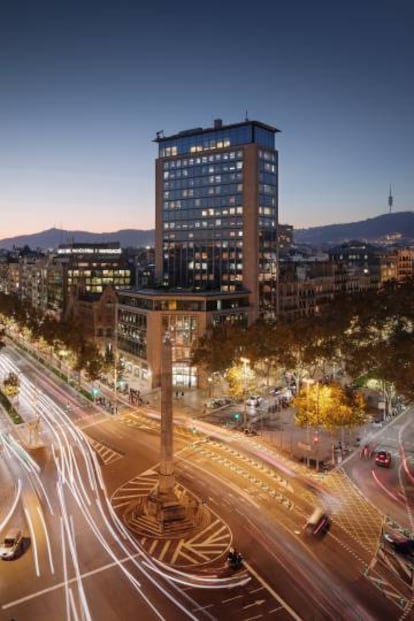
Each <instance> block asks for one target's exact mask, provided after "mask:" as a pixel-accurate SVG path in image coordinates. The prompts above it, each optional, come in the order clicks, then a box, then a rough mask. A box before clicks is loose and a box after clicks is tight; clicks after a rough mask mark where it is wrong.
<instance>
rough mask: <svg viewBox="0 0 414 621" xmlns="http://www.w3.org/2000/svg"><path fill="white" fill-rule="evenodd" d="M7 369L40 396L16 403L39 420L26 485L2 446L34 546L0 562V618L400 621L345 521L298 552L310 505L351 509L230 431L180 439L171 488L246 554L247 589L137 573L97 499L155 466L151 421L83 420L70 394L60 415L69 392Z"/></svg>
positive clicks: (368, 548) (128, 417)
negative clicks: (36, 451)
mask: <svg viewBox="0 0 414 621" xmlns="http://www.w3.org/2000/svg"><path fill="white" fill-rule="evenodd" d="M6 353H7V352H6ZM9 353H10V352H9ZM2 356H3V354H2ZM10 357H11V358H12V359H13V360H14V361H15V362H18V364H19V368H20V370H21V373H22V374H24V376H27V377H28V378H29V379H30V380H31V381H32V382H33V384H34V385H35V386H36V387H37V393H36V391H34V389H33V387H32V386H31V385H29V384H28V386H27V395H26V397H24V396H22V398H26V399H27V404H26V405H27V411H28V412H29V411H30V403H32V409H33V410H35V409H36V410H37V411H38V413H40V414H41V417H42V431H41V434H42V436H43V439H44V441H45V443H46V445H47V447H48V451H47V454H46V455H43V456H41V455H40V456H39V455H37V456H36V459H37V461H38V462H39V463H40V465H41V471H40V473H36V469H34V470H33V469H30V468H29V470H27V469H26V467H25V464H24V458H22V457H21V456H19V455H18V454H17V455H16V454H14V453H13V452H12V448H13V446H11V447H8V448H7V450H8V451H9V452H10V454H9V460H8V464H9V466H10V468H11V470H12V473H13V476H14V477H15V480H18V479H21V481H22V502H21V503H20V505H21V507H22V508H21V509H19V510H18V511H17V513H16V519H18V520H20V522H21V523H24V524H25V525H26V534H28V535H29V534H31V535H32V536H31V545H30V546H29V547H28V548H27V550H26V551H25V553H24V554H22V555H21V557H20V558H18V559H17V560H16V561H13V562H8V563H5V562H3V563H2V564H1V567H0V572H1V573H0V575H1V578H2V580H1V582H0V601H1V605H2V609H1V611H2V612H1V614H2V615H3V616H2V617H0V618H1V619H2V620H3V619H4V621H10V619H11V618H15V619H16V621H21V620H26V619H27V620H28V621H31V620H32V619H36V620H37V619H39V620H40V619H44V618H50V619H57V620H60V619H62V620H63V619H72V618H73V619H76V618H77V616H76V615H78V618H82V617H81V615H82V614H83V615H84V618H91V619H99V620H101V619H102V621H106V620H107V619H108V620H112V619H122V620H123V619H126V620H128V619H130V618H131V619H132V618H134V619H135V618H136V614H137V611H139V612H140V618H142V619H152V618H165V619H168V620H169V619H176V618H177V619H184V618H197V619H218V620H220V619H227V618H229V619H233V618H234V619H245V620H247V619H260V618H262V617H265V618H274V619H288V618H295V615H296V617H297V618H302V619H304V620H306V621H307V620H309V621H311V620H315V621H316V620H319V619H320V620H321V621H323V620H324V619H327V620H329V619H349V620H351V619H367V620H368V619H379V620H382V619H390V620H392V619H399V618H400V615H401V613H402V611H401V608H399V607H398V604H397V603H396V601H395V598H394V599H392V598H391V599H386V598H385V597H384V595H383V592H382V591H380V590H379V589H378V588H376V587H375V586H374V584H373V581H372V580H370V579H368V578H366V577H365V576H364V573H363V572H364V568H366V567H367V565H368V564H369V563H371V562H372V558H373V556H372V547H373V545H370V543H371V542H368V544H367V543H366V542H365V541H363V540H362V539H361V538H360V539H358V538H355V537H354V536H353V533H352V532H350V530H349V527H348V526H346V525H347V524H348V523H347V522H345V521H343V522H341V520H338V523H336V520H335V519H334V521H333V525H332V528H331V531H330V532H329V533H328V535H327V536H326V537H325V539H324V540H322V541H319V542H316V541H309V540H308V539H306V538H305V537H304V535H303V530H302V529H303V525H304V522H305V520H306V517H307V516H308V515H309V513H310V512H311V510H312V508H313V506H314V504H315V502H327V503H328V504H329V503H330V505H331V506H332V507H333V508H334V509H335V507H337V508H336V509H335V510H337V511H338V515H342V514H341V511H342V513H343V514H344V515H345V517H346V515H347V514H348V513H352V512H354V506H353V505H350V506H349V508H348V509H347V507H346V506H345V505H346V500H345V499H344V498H342V497H338V496H337V495H336V494H335V490H333V489H331V488H326V486H324V483H322V482H319V481H316V480H310V479H308V478H306V477H305V478H304V477H303V473H302V471H301V470H300V469H298V468H294V469H290V468H289V466H288V464H287V463H286V462H285V461H284V460H283V459H281V458H280V456H278V455H277V453H276V452H275V451H271V450H268V449H267V448H266V447H265V446H263V445H262V444H261V443H260V441H259V440H257V439H250V438H244V437H240V434H237V433H231V432H230V433H228V432H225V431H220V434H224V435H222V437H221V438H216V439H214V438H212V439H211V440H210V441H208V442H205V438H204V437H203V436H201V435H197V436H196V437H192V436H191V433H189V432H188V430H185V429H184V428H183V429H179V430H178V433H177V434H176V444H175V445H176V453H177V459H176V464H177V465H176V468H177V476H178V479H179V481H180V483H182V484H183V485H184V486H185V487H187V488H188V489H191V490H192V491H193V492H194V493H195V494H197V495H198V496H199V497H201V498H204V499H205V501H206V503H207V504H208V505H209V506H210V507H211V509H212V510H213V511H214V512H215V513H216V514H217V515H218V516H219V517H220V519H221V521H222V523H224V524H225V525H226V528H227V530H228V532H229V533H230V535H229V536H230V538H231V541H235V542H237V545H238V547H239V548H240V549H241V550H242V552H243V554H244V557H245V559H246V564H247V567H248V569H249V571H250V575H251V580H250V582H249V583H248V584H246V585H244V586H240V587H236V588H232V589H230V590H229V589H226V590H219V589H217V588H210V589H203V590H201V589H200V588H194V587H193V586H191V584H186V585H176V584H173V583H172V582H171V581H170V580H168V578H165V577H164V578H163V577H159V576H158V575H157V574H155V573H154V572H151V570H149V568H148V566H147V565H145V564H143V563H142V555H143V550H144V548H141V547H140V546H139V545H137V544H135V543H134V541H132V540H131V539H129V538H127V539H123V534H125V533H123V530H122V522H121V521H120V520H117V519H116V516H114V515H113V514H112V512H111V509H110V508H109V507H108V505H107V501H108V500H109V498H110V497H111V496H113V494H116V493H117V490H119V489H120V488H122V486H124V485H125V484H126V483H128V481H130V480H132V479H133V478H134V477H136V476H137V475H139V474H140V473H145V472H146V471H147V470H148V469H151V468H154V466H156V464H157V461H158V446H159V444H158V443H159V439H158V427H157V426H158V422H157V420H156V419H155V420H154V418H148V416H147V415H146V414H147V413H146V412H142V411H135V412H134V411H132V412H130V413H127V412H125V414H121V415H120V416H118V417H115V418H114V417H110V416H105V415H102V414H99V413H95V412H94V411H93V410H89V409H88V410H85V408H84V402H83V400H82V399H80V398H78V397H77V396H76V395H75V394H73V393H72V395H71V397H70V399H71V402H72V408H71V411H70V413H69V414H65V412H64V411H63V407H62V406H64V405H65V404H66V402H67V400H68V393H67V390H66V388H65V387H64V386H63V385H62V386H59V385H57V384H56V381H55V379H54V378H53V377H48V376H47V375H45V373H44V372H43V371H42V370H41V371H39V369H38V367H37V366H36V365H33V364H32V363H31V362H27V361H25V360H24V359H22V358H21V356H20V354H15V353H11V354H10ZM35 393H36V394H37V403H36V407H34V406H33V399H34V394H35ZM39 393H40V396H39ZM49 398H50V399H49ZM55 404H57V405H55ZM59 404H60V407H59ZM79 430H82V432H84V433H86V434H88V437H87V438H86V437H85V436H84V435H83V433H80V432H79ZM23 433H24V432H23ZM209 435H210V434H209ZM52 444H53V450H52ZM89 447H93V449H94V450H95V451H96V454H97V455H98V458H97V460H98V461H99V462H100V465H99V464H98V463H97V461H96V459H95V458H94V457H92V452H91V450H90V448H89ZM26 465H27V464H26ZM364 467H365V465H362V466H361V468H364ZM355 468H357V467H356V466H355ZM101 471H102V473H103V479H104V481H105V485H104V486H103V485H101V483H102V482H103V481H102V480H101V477H100V472H101ZM41 484H43V486H44V490H45V491H44V492H43V491H42V489H41V487H40V486H41ZM47 498H48V499H49V500H47ZM49 505H50V506H52V507H53V514H52V513H51V512H50V508H49ZM338 507H340V508H338ZM19 511H20V513H19ZM29 524H31V527H30V528H29V526H28V525H29ZM48 541H49V543H48ZM372 542H374V536H373V538H372ZM226 545H227V544H226ZM374 547H375V546H374ZM224 552H225V548H223V555H222V557H221V558H218V559H216V560H215V561H214V562H212V563H213V565H214V566H215V567H217V566H220V565H221V566H222V565H223V559H224ZM196 569H197V568H196V566H194V568H192V570H191V572H190V574H191V573H194V572H195V571H196ZM186 571H187V573H188V572H189V570H188V569H187V570H186ZM197 571H198V572H199V571H200V568H198V569H197ZM138 583H139V584H138ZM392 586H393V585H392ZM407 618H408V617H407Z"/></svg>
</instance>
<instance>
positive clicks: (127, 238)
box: [0, 211, 414, 250]
mask: <svg viewBox="0 0 414 621" xmlns="http://www.w3.org/2000/svg"><path fill="white" fill-rule="evenodd" d="M154 238H155V231H154V229H148V230H146V231H143V230H140V229H121V230H120V231H113V232H112V233H89V232H87V231H66V230H63V229H56V228H53V229H48V230H47V231H41V232H40V233H33V234H32V235H20V236H18V237H9V238H7V239H2V240H0V248H4V249H7V250H12V249H13V247H16V248H22V247H23V246H29V247H30V248H31V249H32V250H37V249H41V250H47V249H52V248H57V246H58V245H59V244H67V243H70V242H77V243H82V242H85V243H97V242H101V243H102V242H116V241H119V242H120V244H121V246H122V248H127V247H133V248H134V247H141V248H142V247H143V246H152V245H154ZM293 239H294V242H295V244H309V245H312V246H319V247H321V246H325V247H326V246H329V245H335V244H340V243H343V242H346V241H351V240H352V241H354V240H360V241H367V242H370V243H375V242H384V241H387V240H390V239H393V240H395V241H399V242H401V243H414V213H413V212H412V211H399V212H396V213H387V214H383V215H382V216H377V217H375V218H369V219H367V220H360V221H359V222H350V223H348V224H329V225H327V226H314V227H311V228H308V229H297V230H294V232H293Z"/></svg>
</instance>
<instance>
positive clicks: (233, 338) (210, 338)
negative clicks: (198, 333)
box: [191, 324, 246, 374]
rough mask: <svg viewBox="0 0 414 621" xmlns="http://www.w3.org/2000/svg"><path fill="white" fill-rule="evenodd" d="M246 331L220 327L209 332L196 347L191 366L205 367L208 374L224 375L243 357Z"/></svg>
mask: <svg viewBox="0 0 414 621" xmlns="http://www.w3.org/2000/svg"><path fill="white" fill-rule="evenodd" d="M245 342H246V330H245V329H244V328H241V327H239V326H237V327H236V326H227V325H221V324H220V325H218V326H215V327H214V328H212V329H210V330H208V332H206V334H205V335H204V336H202V337H201V338H200V339H198V341H197V342H196V344H195V345H194V347H193V349H192V352H191V364H192V365H194V366H201V367H203V368H204V369H205V370H206V371H207V373H209V374H211V373H214V372H219V373H224V372H225V371H226V370H227V369H228V368H229V367H231V366H232V364H233V362H234V361H235V360H236V359H237V358H240V356H243V355H244V354H243V352H244V350H245Z"/></svg>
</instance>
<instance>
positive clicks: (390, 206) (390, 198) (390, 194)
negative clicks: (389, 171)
mask: <svg viewBox="0 0 414 621" xmlns="http://www.w3.org/2000/svg"><path fill="white" fill-rule="evenodd" d="M393 202H394V198H393V196H392V191H391V183H390V193H389V195H388V207H389V209H390V211H389V212H390V213H391V212H392V204H393Z"/></svg>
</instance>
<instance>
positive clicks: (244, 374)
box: [226, 363, 257, 401]
mask: <svg viewBox="0 0 414 621" xmlns="http://www.w3.org/2000/svg"><path fill="white" fill-rule="evenodd" d="M226 381H227V383H228V386H229V392H230V394H231V396H232V397H233V398H234V399H235V400H236V401H242V400H243V399H245V398H246V397H247V396H248V395H249V394H251V393H255V392H256V389H257V380H256V374H255V372H254V371H253V369H252V368H251V367H250V366H249V365H248V364H243V363H241V364H240V363H239V364H237V365H235V366H232V367H230V369H228V370H227V372H226Z"/></svg>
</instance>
